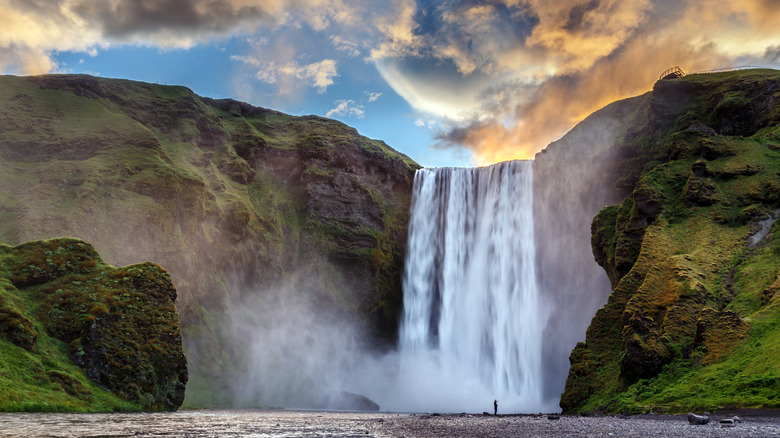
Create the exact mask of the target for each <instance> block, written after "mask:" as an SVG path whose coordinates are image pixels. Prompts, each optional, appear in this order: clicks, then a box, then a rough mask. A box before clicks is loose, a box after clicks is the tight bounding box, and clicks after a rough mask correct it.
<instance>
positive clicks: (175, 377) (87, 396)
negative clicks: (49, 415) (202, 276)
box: [0, 238, 187, 411]
mask: <svg viewBox="0 0 780 438" xmlns="http://www.w3.org/2000/svg"><path fill="white" fill-rule="evenodd" d="M0 268H1V269H0V273H2V276H3V280H4V281H3V285H4V286H3V287H2V289H1V290H0V306H2V307H0V315H2V316H3V318H4V319H5V321H4V322H6V324H4V326H6V327H11V326H12V325H13V326H15V329H14V330H10V331H6V333H5V340H7V341H10V342H11V343H13V344H14V345H16V346H18V347H21V348H23V349H25V350H27V351H28V352H29V355H28V356H23V357H24V358H25V359H23V361H27V363H31V364H32V365H31V366H32V367H33V368H34V366H35V363H36V361H38V360H39V359H38V358H40V360H41V362H42V364H41V365H38V366H39V367H43V368H45V376H46V377H45V378H41V380H40V381H39V382H38V383H37V386H39V388H38V389H37V390H36V392H38V391H40V394H39V395H38V397H39V398H40V399H41V400H46V399H47V398H49V396H48V395H47V390H49V388H48V387H49V385H57V387H59V388H60V389H59V390H60V391H62V392H64V393H66V394H67V395H68V396H70V397H71V398H72V400H71V399H68V398H67V397H66V399H65V400H64V401H60V402H59V403H61V404H56V403H55V404H52V405H51V406H50V408H51V409H54V410H70V409H69V408H75V407H77V406H78V405H79V404H81V403H90V402H92V401H93V399H94V397H95V395H94V394H93V390H90V389H88V388H87V387H86V386H85V385H84V384H83V383H82V382H81V381H80V380H79V378H78V375H74V374H73V373H72V371H71V370H69V369H68V368H67V367H58V366H57V365H56V363H57V361H58V360H60V359H62V358H59V357H58V355H59V354H61V353H60V352H59V351H58V350H57V349H54V350H51V349H50V348H48V347H47V345H42V344H40V343H39V342H38V337H39V335H40V333H39V332H38V331H39V330H41V329H42V330H43V332H44V333H45V335H46V336H47V337H50V338H53V339H55V340H56V341H59V342H61V343H62V345H63V346H64V348H65V349H66V350H67V357H69V358H70V360H71V361H72V362H73V363H74V364H76V365H78V366H79V367H80V368H81V370H82V371H83V372H84V373H85V374H86V375H87V377H88V378H89V379H90V380H91V381H92V382H94V383H96V384H97V385H99V386H100V387H102V388H105V389H108V390H109V391H111V392H112V393H114V394H116V395H117V396H119V397H120V398H121V399H123V400H126V401H129V402H131V403H133V404H134V405H135V406H137V407H140V408H142V409H144V410H153V411H160V410H176V409H177V408H178V407H179V406H181V404H182V401H183V400H184V390H185V385H186V384H187V360H186V358H185V356H184V351H183V348H182V338H181V331H180V330H179V321H178V314H177V313H176V308H175V306H174V301H175V300H176V289H175V288H174V287H173V284H172V283H171V278H170V276H169V275H168V273H167V272H166V271H165V270H163V269H162V268H160V267H159V266H157V265H155V264H153V263H143V264H137V265H132V266H126V267H123V268H114V267H111V266H109V265H107V264H105V263H104V262H103V260H102V259H101V258H100V256H99V255H98V253H97V252H96V251H95V249H94V248H93V247H92V246H91V245H89V244H87V243H86V242H83V241H80V240H76V239H69V238H63V239H55V240H48V241H34V242H27V243H24V244H21V245H18V246H16V247H10V246H7V245H0ZM8 315H11V316H10V317H9V316H8ZM36 328H37V330H36ZM0 342H2V341H0ZM0 354H2V357H3V359H4V363H7V361H6V360H7V359H8V358H7V357H6V356H5V355H6V354H11V355H20V352H18V351H17V352H15V351H13V350H11V351H9V350H7V349H5V348H3V349H2V353H0ZM25 366H27V365H25ZM21 384H22V382H20V381H18V380H16V381H15V384H14V385H12V386H11V387H12V388H14V389H15V387H16V386H17V385H21ZM28 391H29V390H28ZM14 392H15V391H12V390H10V389H9V390H8V391H7V395H6V396H4V397H3V401H2V402H0V404H2V405H3V407H4V408H6V409H11V410H15V409H14V405H13V403H14V402H17V403H18V402H20V400H13V398H14V397H13V394H14ZM28 394H29V393H26V394H25V396H26V397H29V395H28ZM115 408H119V409H127V408H128V407H121V406H117V407H115ZM41 409H43V410H46V409H45V408H43V407H42V408H41Z"/></svg>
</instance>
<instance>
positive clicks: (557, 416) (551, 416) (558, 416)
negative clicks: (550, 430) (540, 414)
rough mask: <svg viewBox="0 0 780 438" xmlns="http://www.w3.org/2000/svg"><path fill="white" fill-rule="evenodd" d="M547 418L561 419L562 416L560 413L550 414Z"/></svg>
mask: <svg viewBox="0 0 780 438" xmlns="http://www.w3.org/2000/svg"><path fill="white" fill-rule="evenodd" d="M547 419H548V420H560V419H561V416H560V415H548V416H547Z"/></svg>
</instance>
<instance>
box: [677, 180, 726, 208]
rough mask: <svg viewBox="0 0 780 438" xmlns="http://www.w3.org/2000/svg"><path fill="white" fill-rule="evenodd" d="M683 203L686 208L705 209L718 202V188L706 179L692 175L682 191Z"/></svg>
mask: <svg viewBox="0 0 780 438" xmlns="http://www.w3.org/2000/svg"><path fill="white" fill-rule="evenodd" d="M683 201H685V204H686V205H687V206H688V207H706V206H709V205H713V204H715V203H717V202H718V188H717V186H716V185H715V184H714V183H713V182H712V181H710V180H709V179H708V178H701V177H697V176H696V175H692V176H691V177H690V178H688V183H687V184H686V185H685V189H684V190H683Z"/></svg>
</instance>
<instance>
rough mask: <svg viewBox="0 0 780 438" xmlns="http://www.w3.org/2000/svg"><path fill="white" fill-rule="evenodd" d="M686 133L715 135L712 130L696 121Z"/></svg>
mask: <svg viewBox="0 0 780 438" xmlns="http://www.w3.org/2000/svg"><path fill="white" fill-rule="evenodd" d="M686 131H693V132H698V133H699V134H701V135H705V136H711V135H717V133H716V132H715V130H714V129H712V128H710V127H709V126H707V125H705V124H704V123H702V122H700V121H698V120H697V121H695V122H693V123H692V124H691V126H689V127H688V129H686Z"/></svg>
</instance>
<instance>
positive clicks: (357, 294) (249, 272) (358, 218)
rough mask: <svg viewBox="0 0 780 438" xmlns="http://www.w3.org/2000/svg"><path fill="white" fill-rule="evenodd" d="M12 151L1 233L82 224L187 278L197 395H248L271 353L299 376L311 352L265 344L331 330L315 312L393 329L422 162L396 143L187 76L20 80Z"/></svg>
mask: <svg viewBox="0 0 780 438" xmlns="http://www.w3.org/2000/svg"><path fill="white" fill-rule="evenodd" d="M0 158H1V159H0V186H2V187H4V189H3V190H2V192H1V193H0V241H4V242H8V243H12V244H16V243H20V242H23V241H28V240H35V239H46V238H52V237H56V236H62V235H68V236H75V237H78V238H81V239H84V240H86V241H89V242H91V243H92V244H94V245H95V247H96V248H97V249H98V250H99V251H100V253H101V254H102V255H103V257H104V258H105V259H106V260H107V261H109V262H111V263H112V264H116V265H125V264H132V263H137V262H140V261H143V260H153V261H154V262H155V263H158V264H159V265H161V266H164V267H165V269H166V270H168V271H169V272H170V273H171V277H172V279H173V282H174V284H175V285H176V288H177V290H178V291H179V300H178V301H177V307H178V310H179V313H180V317H181V324H182V331H183V334H184V344H185V351H186V352H187V355H188V359H189V365H190V384H189V385H188V389H187V399H188V403H190V404H196V405H222V406H225V405H235V404H239V403H240V399H242V397H245V394H244V391H246V390H247V388H249V387H250V386H252V385H250V383H252V382H250V381H249V379H250V377H252V375H253V373H262V370H260V371H258V368H259V367H261V365H259V364H257V363H255V362H257V361H258V360H261V361H264V362H263V364H265V365H268V364H273V365H272V366H273V367H276V368H275V369H281V370H282V371H284V372H286V373H288V374H289V373H293V371H295V372H299V370H298V369H297V368H296V367H297V366H299V365H301V364H300V363H296V362H295V358H296V356H295V354H303V353H304V352H305V347H302V348H301V349H298V350H302V351H297V352H296V351H295V350H296V349H291V351H292V352H290V351H283V350H282V349H281V348H279V349H277V350H273V351H271V350H265V351H262V352H260V351H256V350H257V349H258V348H259V347H258V346H257V345H255V344H257V342H258V341H257V340H258V339H263V337H264V336H266V337H268V336H277V335H280V333H282V332H285V331H290V330H293V329H300V328H304V329H306V330H308V332H306V333H300V336H299V338H300V339H299V340H300V345H302V346H305V345H307V343H311V342H317V341H319V338H318V336H320V337H327V336H328V335H326V334H325V333H324V332H323V331H321V330H320V331H319V332H318V331H317V327H319V326H320V325H321V324H319V322H318V323H317V324H311V323H310V322H311V321H310V320H311V319H312V318H314V317H315V316H312V315H309V314H306V313H305V312H303V311H301V310H300V309H301V308H308V309H316V312H311V313H312V314H316V315H317V316H316V317H318V318H322V319H323V320H324V321H326V322H327V323H328V324H331V325H334V326H335V325H337V324H342V323H344V322H349V324H350V325H351V326H352V327H357V328H356V329H355V330H354V331H355V332H356V333H364V334H366V338H367V339H368V341H366V340H362V341H360V340H358V342H370V343H371V344H380V345H381V344H382V343H385V344H387V345H390V344H391V343H392V342H393V341H394V337H395V336H396V331H397V330H396V325H397V320H396V318H397V314H398V312H399V309H400V306H401V300H402V293H401V286H400V277H401V272H402V264H403V253H404V246H405V242H406V224H407V221H408V207H409V202H410V195H411V185H412V179H413V175H414V171H415V169H416V168H417V167H418V166H417V165H416V164H415V163H413V162H412V161H411V160H410V159H408V158H407V157H405V156H403V155H401V154H399V153H397V152H396V151H394V150H392V149H391V148H389V147H388V146H387V145H386V144H384V143H383V142H381V141H376V140H371V139H368V138H365V137H363V136H360V135H359V134H358V133H357V132H356V131H355V130H354V129H353V128H350V127H348V126H346V125H344V124H342V123H339V122H336V121H334V120H329V119H324V118H320V117H314V116H305V117H293V116H288V115H285V114H282V113H278V112H275V111H271V110H267V109H264V108H258V107H253V106H250V105H248V104H245V103H242V102H238V101H234V100H230V99H222V100H213V99H208V98H203V97H200V96H197V95H195V94H194V93H192V92H191V91H190V90H188V89H187V88H184V87H176V86H162V85H156V84H148V83H140V82H133V81H127V80H116V79H102V78H95V77H90V76H80V75H79V76H71V75H49V76H38V77H12V76H5V77H1V78H0ZM274 303H275V304H274ZM276 305H278V306H277V307H276V308H274V306H276ZM339 330H340V329H339ZM340 331H341V332H344V331H346V329H344V330H340ZM290 337H291V338H292V335H291V334H290ZM291 342H292V340H291ZM267 344H274V342H270V341H269V342H268V343H267ZM291 345H292V344H291ZM268 366H271V365H268ZM318 372H322V370H317V371H312V373H313V374H316V373H318ZM289 378H290V379H291V380H294V381H295V382H297V384H299V385H301V384H302V383H301V382H304V381H307V380H306V379H303V378H301V376H300V375H291V376H290V377H289ZM278 379H279V380H283V379H284V377H281V376H280V377H279V378H278ZM307 382H308V381H307ZM271 383H276V384H278V383H279V382H271ZM304 386H305V385H304ZM252 391H254V392H257V393H262V392H263V391H264V389H263V388H257V387H254V386H252ZM247 397H248V398H249V399H250V400H249V401H248V403H259V402H260V401H255V400H254V399H253V398H252V397H253V396H251V395H249V396H247Z"/></svg>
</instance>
